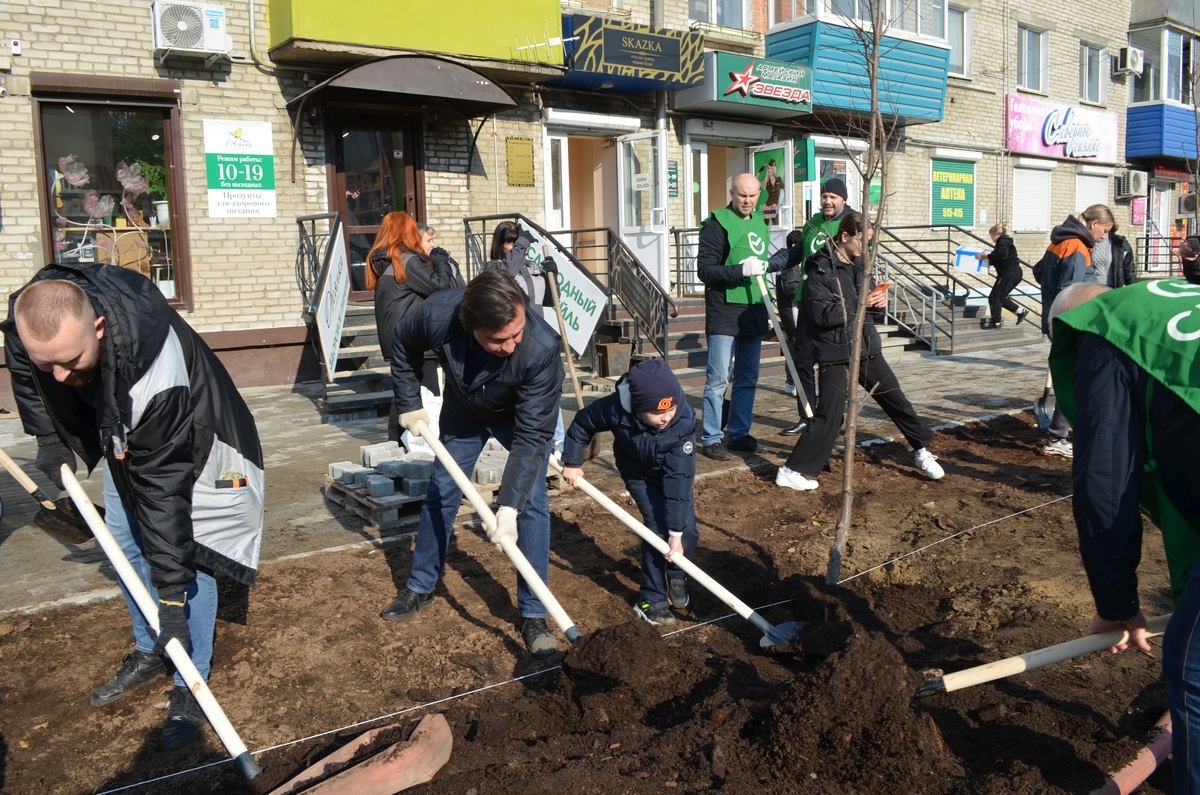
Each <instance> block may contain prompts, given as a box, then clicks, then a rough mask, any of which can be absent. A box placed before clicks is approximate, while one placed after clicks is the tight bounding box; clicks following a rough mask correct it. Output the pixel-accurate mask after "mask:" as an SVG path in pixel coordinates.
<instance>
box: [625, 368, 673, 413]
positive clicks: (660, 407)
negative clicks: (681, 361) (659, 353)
mask: <svg viewBox="0 0 1200 795" xmlns="http://www.w3.org/2000/svg"><path fill="white" fill-rule="evenodd" d="M627 377H628V379H629V393H630V395H631V396H632V397H633V410H634V411H666V410H667V409H670V408H674V407H675V406H676V405H678V402H679V400H680V398H681V395H680V392H681V391H682V390H681V389H680V388H679V381H678V380H677V379H676V378H675V374H674V373H672V372H671V368H670V367H668V366H667V363H666V362H664V361H663V360H662V359H647V360H646V361H644V362H639V363H638V364H636V365H634V366H633V367H632V368H630V370H629V375H628V376H627Z"/></svg>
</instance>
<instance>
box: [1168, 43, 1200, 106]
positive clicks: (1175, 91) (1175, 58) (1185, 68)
mask: <svg viewBox="0 0 1200 795" xmlns="http://www.w3.org/2000/svg"><path fill="white" fill-rule="evenodd" d="M1196 49H1197V47H1196V40H1195V39H1194V38H1192V37H1191V36H1189V35H1187V34H1185V33H1182V32H1181V31H1178V30H1171V29H1170V28H1168V29H1167V68H1166V70H1165V74H1166V78H1167V86H1166V94H1167V99H1169V100H1172V101H1174V102H1182V103H1183V104H1185V105H1191V104H1192V103H1193V102H1194V101H1195V97H1194V95H1193V88H1194V86H1193V83H1192V79H1193V76H1194V75H1195V72H1194V70H1195V68H1196V64H1195V63H1194V62H1193V59H1194V58H1195V53H1196Z"/></svg>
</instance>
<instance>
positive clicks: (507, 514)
mask: <svg viewBox="0 0 1200 795" xmlns="http://www.w3.org/2000/svg"><path fill="white" fill-rule="evenodd" d="M506 538H508V539H511V540H512V542H513V543H514V544H515V543H517V509H516V508H509V507H508V506H507V505H501V506H500V509H499V510H498V511H496V527H495V528H493V529H492V530H489V531H488V541H491V542H492V543H493V544H495V545H496V548H497V549H501V548H502V547H501V546H500V542H501V541H502V540H504V539H506Z"/></svg>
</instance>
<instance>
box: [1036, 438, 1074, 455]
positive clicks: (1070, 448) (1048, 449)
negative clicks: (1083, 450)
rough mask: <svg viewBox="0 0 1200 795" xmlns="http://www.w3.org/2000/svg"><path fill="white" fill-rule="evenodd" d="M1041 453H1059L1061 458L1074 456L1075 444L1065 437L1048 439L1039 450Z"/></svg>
mask: <svg viewBox="0 0 1200 795" xmlns="http://www.w3.org/2000/svg"><path fill="white" fill-rule="evenodd" d="M1039 452H1040V453H1041V454H1042V455H1061V456H1062V457H1063V458H1074V457H1075V445H1073V444H1071V443H1070V442H1068V441H1067V440H1066V439H1050V440H1049V441H1048V442H1046V445H1045V446H1044V447H1043V448H1042V449H1041V450H1040V451H1039Z"/></svg>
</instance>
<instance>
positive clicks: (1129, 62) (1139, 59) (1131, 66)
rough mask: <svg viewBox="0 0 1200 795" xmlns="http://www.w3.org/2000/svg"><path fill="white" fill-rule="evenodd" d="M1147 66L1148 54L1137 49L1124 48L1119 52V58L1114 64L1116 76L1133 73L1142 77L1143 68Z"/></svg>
mask: <svg viewBox="0 0 1200 795" xmlns="http://www.w3.org/2000/svg"><path fill="white" fill-rule="evenodd" d="M1145 64H1146V53H1145V52H1144V51H1142V50H1139V49H1138V48H1137V47H1122V48H1121V49H1119V50H1117V58H1116V61H1115V62H1114V63H1113V73H1114V74H1119V75H1123V74H1127V73H1130V72H1132V73H1133V74H1135V75H1137V76H1138V77H1141V76H1142V67H1143V66H1145Z"/></svg>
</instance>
